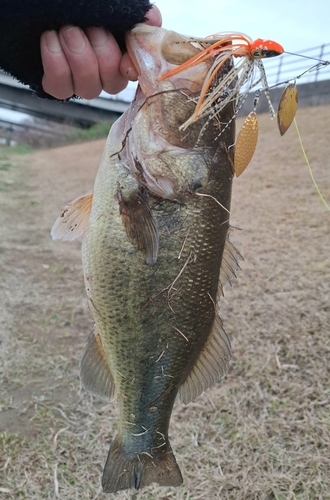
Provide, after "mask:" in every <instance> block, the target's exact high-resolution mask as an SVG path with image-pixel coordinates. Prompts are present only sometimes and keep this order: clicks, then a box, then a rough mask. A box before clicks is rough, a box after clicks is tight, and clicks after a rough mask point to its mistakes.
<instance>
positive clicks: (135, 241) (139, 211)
mask: <svg viewBox="0 0 330 500" xmlns="http://www.w3.org/2000/svg"><path fill="white" fill-rule="evenodd" d="M117 196H118V201H119V211H120V215H121V218H122V222H123V225H124V227H125V230H126V234H127V237H128V239H129V241H130V242H131V243H132V245H134V246H135V248H136V249H137V250H140V251H141V252H143V253H144V254H145V256H146V262H147V264H154V263H155V262H156V260H157V255H158V246H159V236H158V230H157V226H156V223H155V221H154V218H153V216H152V213H151V210H150V208H149V205H148V203H147V201H146V200H145V198H144V196H143V194H142V192H140V191H136V190H135V191H133V192H131V193H130V194H129V195H125V194H124V192H123V191H122V190H120V189H119V191H118V195H117Z"/></svg>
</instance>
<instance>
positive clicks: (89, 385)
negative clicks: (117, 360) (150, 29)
mask: <svg viewBox="0 0 330 500" xmlns="http://www.w3.org/2000/svg"><path fill="white" fill-rule="evenodd" d="M79 367H80V380H81V384H82V386H83V388H84V389H86V391H88V392H90V393H92V394H93V395H94V396H98V397H99V398H101V399H103V400H106V401H111V400H113V399H115V396H116V394H115V393H116V388H115V383H114V379H113V376H112V373H111V370H110V366H109V363H108V360H107V357H106V354H105V352H104V349H103V345H102V341H101V337H100V335H99V333H97V331H96V329H95V327H94V328H93V330H92V333H91V334H90V336H89V337H88V339H87V342H86V346H85V349H84V350H83V353H82V356H81V359H80V363H79Z"/></svg>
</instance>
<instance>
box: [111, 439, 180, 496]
mask: <svg viewBox="0 0 330 500" xmlns="http://www.w3.org/2000/svg"><path fill="white" fill-rule="evenodd" d="M166 441H167V442H166V443H165V445H164V446H163V447H161V448H158V449H157V448H153V449H148V450H146V451H144V452H143V451H142V452H140V453H137V452H136V453H129V452H127V451H126V450H125V448H124V446H123V442H122V438H121V437H120V436H119V435H118V436H117V437H116V438H115V439H114V441H113V442H112V443H111V446H110V450H109V453H108V458H107V461H106V464H105V467H104V470H103V476H102V486H103V491H104V492H105V493H116V492H117V491H120V490H126V489H130V488H135V489H136V490H139V489H141V488H144V487H145V486H149V485H150V484H152V483H157V484H159V485H160V486H180V484H182V475H181V472H180V469H179V467H178V464H177V463H176V460H175V457H174V454H173V452H172V449H171V447H170V444H169V442H168V439H167V440H166Z"/></svg>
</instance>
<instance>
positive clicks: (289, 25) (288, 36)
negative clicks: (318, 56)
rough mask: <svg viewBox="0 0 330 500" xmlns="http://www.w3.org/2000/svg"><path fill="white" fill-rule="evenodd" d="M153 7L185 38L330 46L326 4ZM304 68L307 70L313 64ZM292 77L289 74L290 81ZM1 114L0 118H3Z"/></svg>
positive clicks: (220, 0) (298, 47)
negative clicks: (233, 34) (242, 37)
mask: <svg viewBox="0 0 330 500" xmlns="http://www.w3.org/2000/svg"><path fill="white" fill-rule="evenodd" d="M151 1H152V0H151ZM155 3H156V5H157V6H158V7H159V9H160V11H161V13H162V16H163V27H164V28H166V29H170V30H173V31H177V32H179V33H182V34H186V35H195V36H200V37H204V36H207V35H210V34H214V33H219V32H222V31H240V32H243V33H245V34H247V35H249V36H250V37H251V38H253V39H255V38H266V39H267V38H269V39H271V40H275V41H276V42H278V43H280V44H281V45H282V46H283V47H284V49H285V50H287V51H289V52H297V51H302V50H305V49H308V48H310V47H316V46H319V45H322V44H325V43H330V0H308V1H304V0H251V1H248V0H157V1H156V2H155ZM328 51H329V52H330V47H329V48H328ZM310 55H311V54H310ZM313 55H314V54H313ZM287 57H288V56H287ZM326 58H327V59H329V56H327V57H326ZM306 64H307V66H306V67H309V66H311V65H313V62H311V63H310V62H309V61H306ZM323 71H324V70H323ZM293 72H294V70H293ZM295 76H296V74H292V78H294V77H295ZM290 77H291V75H290ZM327 77H328V78H329V76H327ZM133 95H134V90H133V89H132V88H131V90H126V91H124V93H123V94H122V95H121V96H119V97H121V98H124V99H125V100H126V99H131V98H132V97H133ZM1 111H2V110H1ZM1 111H0V115H1V114H2V113H5V114H7V113H6V112H2V113H1ZM8 113H10V112H8ZM10 114H11V113H10ZM20 119H21V117H20Z"/></svg>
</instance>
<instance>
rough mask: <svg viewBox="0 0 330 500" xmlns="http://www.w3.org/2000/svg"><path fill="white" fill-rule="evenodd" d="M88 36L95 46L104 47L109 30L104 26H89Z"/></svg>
mask: <svg viewBox="0 0 330 500" xmlns="http://www.w3.org/2000/svg"><path fill="white" fill-rule="evenodd" d="M87 34H88V38H89V41H90V42H91V45H92V46H93V47H102V46H103V45H104V44H105V42H106V41H107V40H108V38H109V36H108V32H107V31H106V30H105V29H103V28H89V29H88V32H87Z"/></svg>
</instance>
